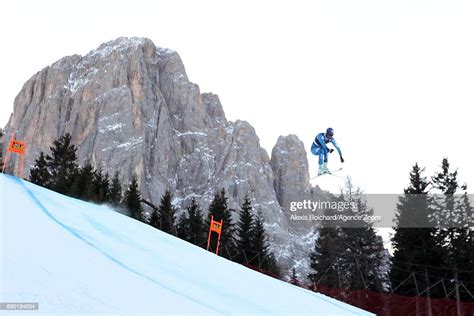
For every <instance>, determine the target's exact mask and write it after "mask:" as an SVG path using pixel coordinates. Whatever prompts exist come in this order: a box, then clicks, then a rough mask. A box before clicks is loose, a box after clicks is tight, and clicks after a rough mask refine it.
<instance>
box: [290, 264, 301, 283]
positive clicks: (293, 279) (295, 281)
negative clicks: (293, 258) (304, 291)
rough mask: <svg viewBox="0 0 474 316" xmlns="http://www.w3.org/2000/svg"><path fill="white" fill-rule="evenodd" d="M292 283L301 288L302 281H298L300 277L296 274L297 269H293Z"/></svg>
mask: <svg viewBox="0 0 474 316" xmlns="http://www.w3.org/2000/svg"><path fill="white" fill-rule="evenodd" d="M290 283H291V284H293V285H296V286H300V280H298V275H297V274H296V269H295V268H294V267H293V269H291V279H290Z"/></svg>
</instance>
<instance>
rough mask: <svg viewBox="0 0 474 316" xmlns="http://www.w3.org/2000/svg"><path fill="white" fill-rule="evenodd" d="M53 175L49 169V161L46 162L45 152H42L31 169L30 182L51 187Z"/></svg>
mask: <svg viewBox="0 0 474 316" xmlns="http://www.w3.org/2000/svg"><path fill="white" fill-rule="evenodd" d="M50 181H51V175H50V173H49V171H48V163H47V162H46V159H45V156H44V153H43V152H40V155H39V157H38V159H36V160H35V164H34V166H33V168H32V169H31V171H30V182H33V183H34V184H37V185H40V186H42V187H45V188H47V187H49V185H50Z"/></svg>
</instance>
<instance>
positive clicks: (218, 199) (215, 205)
mask: <svg viewBox="0 0 474 316" xmlns="http://www.w3.org/2000/svg"><path fill="white" fill-rule="evenodd" d="M231 211H233V210H230V209H229V208H228V205H227V197H226V196H225V189H222V190H221V191H220V192H218V193H216V194H215V195H214V198H213V200H212V202H211V205H210V206H209V218H208V219H207V220H206V229H209V227H210V225H211V216H213V217H214V220H215V221H220V220H222V221H223V223H222V232H221V241H220V248H219V255H220V256H222V257H224V258H227V259H231V258H233V257H234V256H235V253H236V249H235V238H234V230H235V228H234V226H235V224H234V222H233V221H232V214H231ZM214 235H215V234H214V233H212V236H211V243H210V247H209V251H212V252H215V251H216V248H217V236H214Z"/></svg>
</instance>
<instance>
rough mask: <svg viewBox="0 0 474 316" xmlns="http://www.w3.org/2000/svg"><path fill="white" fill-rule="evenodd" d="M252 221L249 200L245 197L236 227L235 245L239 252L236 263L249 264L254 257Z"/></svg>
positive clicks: (253, 224)
mask: <svg viewBox="0 0 474 316" xmlns="http://www.w3.org/2000/svg"><path fill="white" fill-rule="evenodd" d="M254 221H255V220H254V218H253V215H252V204H251V202H250V198H249V197H248V196H245V199H244V202H243V204H242V210H241V212H240V214H239V221H238V222H237V227H236V237H237V238H236V239H237V241H236V244H237V249H238V251H239V253H238V255H237V257H236V262H239V263H249V261H250V260H251V259H253V258H254V257H255V255H256V252H255V249H254V248H253V247H254V244H253V240H252V237H254V236H253V235H254V226H255V223H254Z"/></svg>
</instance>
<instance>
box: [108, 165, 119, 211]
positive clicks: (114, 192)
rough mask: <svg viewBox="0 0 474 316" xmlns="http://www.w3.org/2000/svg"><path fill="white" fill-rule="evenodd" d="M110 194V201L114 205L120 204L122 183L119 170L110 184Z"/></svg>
mask: <svg viewBox="0 0 474 316" xmlns="http://www.w3.org/2000/svg"><path fill="white" fill-rule="evenodd" d="M109 190H110V195H109V202H110V204H112V205H113V206H117V205H119V203H120V201H121V200H122V185H121V183H120V179H119V173H118V171H116V172H115V174H114V177H113V178H112V183H111V185H110V189H109Z"/></svg>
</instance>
